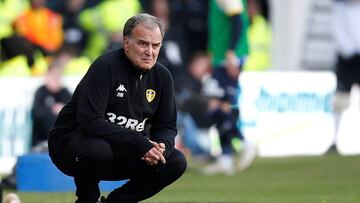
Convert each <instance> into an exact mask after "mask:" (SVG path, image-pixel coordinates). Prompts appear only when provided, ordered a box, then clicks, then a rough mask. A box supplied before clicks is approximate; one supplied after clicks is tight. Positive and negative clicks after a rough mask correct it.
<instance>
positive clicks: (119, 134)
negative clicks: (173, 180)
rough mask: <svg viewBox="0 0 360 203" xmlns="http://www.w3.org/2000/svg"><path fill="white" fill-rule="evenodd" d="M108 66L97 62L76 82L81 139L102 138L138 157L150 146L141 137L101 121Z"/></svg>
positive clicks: (107, 96)
mask: <svg viewBox="0 0 360 203" xmlns="http://www.w3.org/2000/svg"><path fill="white" fill-rule="evenodd" d="M111 77H112V76H111V69H110V65H109V64H108V63H107V62H105V61H104V60H102V59H101V58H100V59H97V60H96V61H95V62H94V63H93V64H92V65H91V66H90V68H89V71H88V72H87V73H86V75H85V77H84V78H83V80H82V81H81V82H80V84H79V86H78V89H79V92H78V95H77V97H78V98H77V101H78V102H77V120H78V122H79V125H80V130H81V131H82V132H83V134H84V135H85V136H93V137H102V138H104V139H106V140H108V141H109V142H110V144H111V145H113V146H115V147H119V148H122V147H124V146H129V145H130V146H131V148H134V149H135V151H136V152H137V155H139V156H140V157H142V156H143V155H144V154H145V153H146V152H147V151H149V150H150V149H151V148H152V147H153V146H152V144H151V143H150V142H149V140H148V138H146V137H145V136H143V135H142V134H141V133H139V132H136V131H132V130H129V129H125V128H121V127H120V126H118V125H117V124H113V123H111V122H108V121H107V120H106V118H105V116H106V115H105V113H106V108H107V104H108V103H109V99H110V95H111V92H112V89H113V88H112V84H111V79H112V78H111Z"/></svg>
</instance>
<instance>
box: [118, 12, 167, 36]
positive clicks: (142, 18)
mask: <svg viewBox="0 0 360 203" xmlns="http://www.w3.org/2000/svg"><path fill="white" fill-rule="evenodd" d="M140 23H144V25H145V26H146V27H148V28H150V29H154V28H155V27H156V26H157V27H159V29H160V32H161V36H162V37H164V35H165V25H164V24H163V23H162V22H161V21H160V20H159V19H158V18H157V17H155V16H152V15H150V14H147V13H140V14H137V15H135V16H133V17H131V18H129V20H127V21H126V23H125V25H124V30H123V36H124V37H129V36H131V33H132V31H133V29H134V28H135V27H136V26H137V25H138V24H140Z"/></svg>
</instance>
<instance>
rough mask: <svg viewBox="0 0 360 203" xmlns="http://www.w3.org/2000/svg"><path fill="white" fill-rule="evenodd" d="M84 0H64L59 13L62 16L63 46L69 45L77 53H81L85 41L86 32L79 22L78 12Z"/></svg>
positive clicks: (81, 8) (82, 6)
mask: <svg viewBox="0 0 360 203" xmlns="http://www.w3.org/2000/svg"><path fill="white" fill-rule="evenodd" d="M85 2H86V0H65V4H62V5H63V7H61V8H60V9H59V11H58V12H59V13H60V14H61V15H62V17H63V19H64V20H63V22H64V24H63V30H64V46H71V47H72V49H77V50H75V51H76V52H77V53H82V51H83V50H84V49H85V46H86V42H87V33H86V32H85V30H84V29H83V28H82V27H81V25H80V24H79V14H80V12H81V11H82V10H83V8H84V5H85Z"/></svg>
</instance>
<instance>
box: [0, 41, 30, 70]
mask: <svg viewBox="0 0 360 203" xmlns="http://www.w3.org/2000/svg"><path fill="white" fill-rule="evenodd" d="M0 44H1V49H2V51H1V61H3V62H2V63H0V76H30V75H31V67H32V66H33V64H34V53H33V51H34V49H33V46H32V44H31V43H29V42H28V41H27V40H26V39H24V38H23V37H19V36H17V35H13V36H10V37H7V38H3V39H1V41H0Z"/></svg>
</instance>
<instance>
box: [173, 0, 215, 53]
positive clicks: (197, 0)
mask: <svg viewBox="0 0 360 203" xmlns="http://www.w3.org/2000/svg"><path fill="white" fill-rule="evenodd" d="M178 1H179V0H178ZM183 3H184V19H185V20H184V26H185V33H186V35H185V38H186V45H187V48H188V54H189V55H192V54H194V53H196V52H199V51H206V49H207V40H208V26H207V25H208V23H207V18H208V7H209V1H208V0H185V1H183ZM173 7H176V4H175V3H174V5H173ZM174 20H178V17H176V16H175V19H174Z"/></svg>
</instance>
